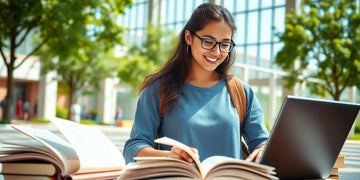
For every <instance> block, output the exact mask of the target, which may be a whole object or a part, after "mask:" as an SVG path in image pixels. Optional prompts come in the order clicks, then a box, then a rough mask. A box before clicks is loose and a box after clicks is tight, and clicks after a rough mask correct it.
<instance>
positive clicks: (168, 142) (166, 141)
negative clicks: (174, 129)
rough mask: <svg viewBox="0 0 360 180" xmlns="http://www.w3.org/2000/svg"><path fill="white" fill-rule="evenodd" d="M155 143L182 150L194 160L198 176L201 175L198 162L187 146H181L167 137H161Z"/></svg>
mask: <svg viewBox="0 0 360 180" xmlns="http://www.w3.org/2000/svg"><path fill="white" fill-rule="evenodd" d="M155 142H156V143H159V144H164V145H168V146H176V147H179V148H181V149H183V150H184V151H185V152H186V153H188V154H189V156H190V157H191V158H192V159H193V160H194V162H195V165H196V167H197V168H198V170H199V172H200V174H201V175H203V170H202V168H201V163H200V160H199V159H198V158H196V157H195V154H194V152H192V151H191V149H190V147H189V146H187V145H185V144H183V143H181V142H179V141H176V140H174V139H171V138H168V137H162V138H159V139H155Z"/></svg>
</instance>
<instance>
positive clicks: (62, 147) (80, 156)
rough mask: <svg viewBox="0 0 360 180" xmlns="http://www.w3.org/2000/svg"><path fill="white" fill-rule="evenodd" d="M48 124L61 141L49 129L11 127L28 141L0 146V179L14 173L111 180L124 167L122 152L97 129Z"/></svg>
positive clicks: (66, 123)
mask: <svg viewBox="0 0 360 180" xmlns="http://www.w3.org/2000/svg"><path fill="white" fill-rule="evenodd" d="M51 121H52V123H53V124H54V125H55V126H56V127H57V128H58V130H59V131H60V132H61V133H62V135H63V136H64V137H63V138H61V137H59V136H57V135H55V134H54V133H52V132H50V131H49V130H40V129H34V128H30V127H28V126H23V125H12V127H13V128H14V129H15V130H17V131H18V132H20V133H23V134H25V135H27V136H28V137H30V138H31V139H29V141H26V142H3V144H1V145H0V166H1V167H3V168H1V169H2V170H0V173H1V174H0V177H1V175H2V176H4V177H6V176H5V175H7V174H15V175H19V176H20V175H37V176H47V177H55V178H56V179H113V178H116V177H118V176H119V175H120V171H121V170H122V168H123V167H124V166H125V161H124V158H123V156H122V153H121V152H120V151H119V150H118V148H117V147H116V146H115V145H114V144H113V143H112V142H111V140H110V139H109V138H108V137H107V136H105V135H104V134H103V133H102V132H101V131H100V130H99V129H96V128H94V127H91V126H86V125H81V124H78V123H74V122H72V121H68V120H63V119H59V118H56V119H52V120H51ZM15 163H17V164H15ZM31 167H32V169H30V168H31ZM0 179H1V178H0Z"/></svg>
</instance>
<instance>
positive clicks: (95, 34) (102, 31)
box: [0, 0, 131, 122]
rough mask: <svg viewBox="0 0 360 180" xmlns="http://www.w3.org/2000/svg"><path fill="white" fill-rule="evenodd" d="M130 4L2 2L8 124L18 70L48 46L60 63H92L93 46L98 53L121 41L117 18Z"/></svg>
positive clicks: (120, 0)
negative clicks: (28, 45) (32, 38)
mask: <svg viewBox="0 0 360 180" xmlns="http://www.w3.org/2000/svg"><path fill="white" fill-rule="evenodd" d="M129 4H131V0H88V1H73V0H63V1H58V0H49V1H43V0H31V1H29V0H16V1H15V0H3V1H0V54H1V57H2V59H3V61H4V64H5V65H6V67H7V96H6V102H7V103H6V107H5V114H4V116H5V117H4V118H5V122H9V120H10V107H11V105H12V96H13V94H12V92H13V71H14V70H15V69H16V68H18V67H19V66H21V65H22V63H23V62H24V61H25V60H26V59H27V58H28V57H29V56H31V55H34V53H36V52H38V50H39V49H40V48H41V47H42V46H43V45H44V44H46V45H47V47H48V49H47V50H48V52H47V53H48V54H49V56H50V55H53V57H55V56H56V57H57V58H58V62H61V61H62V60H68V59H73V60H75V59H76V58H79V56H82V57H81V58H80V59H83V60H84V59H88V58H86V56H87V55H89V54H91V53H89V52H91V49H87V48H94V44H93V42H100V43H99V44H100V45H99V46H96V47H95V49H97V48H99V49H102V48H104V49H109V48H110V47H113V46H114V44H116V43H118V42H120V41H121V31H122V30H121V28H120V27H119V26H117V24H116V23H115V22H114V17H115V16H116V15H118V14H120V13H124V9H125V7H126V6H127V5H129ZM32 32H33V33H34V34H38V35H39V41H38V43H37V44H35V45H34V46H33V47H34V48H33V49H32V50H31V51H30V52H29V53H28V54H26V55H25V58H23V59H18V57H17V56H18V54H17V53H16V49H17V48H18V47H19V46H20V45H21V44H23V43H24V42H25V39H28V38H29V34H31V33H32ZM79 51H82V52H79ZM93 55H94V54H91V56H93ZM95 55H96V54H95ZM89 57H90V56H89ZM69 64H70V65H71V66H72V65H74V64H71V63H69ZM89 65H92V64H89ZM75 66H76V65H75Z"/></svg>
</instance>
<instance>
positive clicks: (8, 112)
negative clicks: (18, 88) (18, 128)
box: [3, 55, 15, 123]
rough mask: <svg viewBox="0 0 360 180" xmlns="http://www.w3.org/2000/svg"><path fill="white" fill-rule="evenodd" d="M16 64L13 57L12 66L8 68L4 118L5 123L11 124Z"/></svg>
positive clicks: (11, 59) (12, 56) (11, 58)
mask: <svg viewBox="0 0 360 180" xmlns="http://www.w3.org/2000/svg"><path fill="white" fill-rule="evenodd" d="M14 62H15V56H14V55H11V57H10V64H9V65H8V67H7V82H6V84H7V92H6V102H5V111H4V116H3V121H4V123H10V120H11V106H12V104H13V102H12V100H13V96H14V95H13V88H14V74H13V73H14Z"/></svg>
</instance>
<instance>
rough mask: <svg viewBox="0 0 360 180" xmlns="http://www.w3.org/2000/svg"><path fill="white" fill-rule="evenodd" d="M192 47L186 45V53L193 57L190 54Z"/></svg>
mask: <svg viewBox="0 0 360 180" xmlns="http://www.w3.org/2000/svg"><path fill="white" fill-rule="evenodd" d="M190 50H191V49H190V46H189V45H188V44H186V52H187V53H188V54H189V55H191V52H190Z"/></svg>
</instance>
